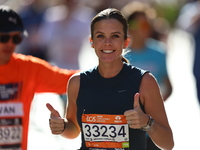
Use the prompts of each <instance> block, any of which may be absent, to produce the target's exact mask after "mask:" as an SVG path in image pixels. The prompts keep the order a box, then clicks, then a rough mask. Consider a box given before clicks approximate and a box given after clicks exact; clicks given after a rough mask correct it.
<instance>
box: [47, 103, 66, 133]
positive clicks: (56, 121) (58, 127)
mask: <svg viewBox="0 0 200 150" xmlns="http://www.w3.org/2000/svg"><path fill="white" fill-rule="evenodd" d="M46 107H47V108H48V110H49V111H50V112H51V115H50V119H49V126H50V129H51V132H52V134H61V133H62V132H63V131H64V130H65V120H64V119H63V118H61V117H60V114H59V112H58V111H57V110H55V109H54V108H53V106H52V105H51V104H49V103H47V104H46Z"/></svg>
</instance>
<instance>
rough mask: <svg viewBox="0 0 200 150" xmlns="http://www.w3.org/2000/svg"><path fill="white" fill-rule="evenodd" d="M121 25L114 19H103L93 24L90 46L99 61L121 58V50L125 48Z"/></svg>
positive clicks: (107, 61) (125, 43) (112, 60)
mask: <svg viewBox="0 0 200 150" xmlns="http://www.w3.org/2000/svg"><path fill="white" fill-rule="evenodd" d="M127 41H128V40H124V32H123V25H122V24H121V23H120V22H119V21H118V20H116V19H104V20H101V21H98V22H96V23H95V25H94V31H93V39H92V42H93V43H92V47H93V48H94V49H95V53H96V55H97V56H98V58H99V61H101V62H105V63H109V62H114V61H116V60H121V54H122V50H123V49H124V48H126V46H127Z"/></svg>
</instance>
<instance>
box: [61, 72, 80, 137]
mask: <svg viewBox="0 0 200 150" xmlns="http://www.w3.org/2000/svg"><path fill="white" fill-rule="evenodd" d="M79 86H80V75H79V74H76V75H73V76H72V77H71V78H70V80H69V82H68V93H67V96H68V104H67V107H66V119H67V121H65V130H64V131H63V133H62V134H61V136H63V137H66V138H70V139H73V138H76V137H77V136H78V135H79V133H80V127H79V125H78V121H77V118H76V114H77V107H76V99H77V97H78V92H79Z"/></svg>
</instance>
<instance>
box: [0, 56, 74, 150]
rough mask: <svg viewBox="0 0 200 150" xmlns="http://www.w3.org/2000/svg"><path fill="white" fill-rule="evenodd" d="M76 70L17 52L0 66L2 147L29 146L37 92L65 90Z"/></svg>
mask: <svg viewBox="0 0 200 150" xmlns="http://www.w3.org/2000/svg"><path fill="white" fill-rule="evenodd" d="M76 72H77V71H75V70H66V69H60V68H58V67H56V66H51V65H50V64H49V63H47V62H46V61H44V60H42V59H39V58H36V57H32V56H25V55H22V54H16V53H14V54H13V55H12V57H11V60H10V62H9V63H8V64H6V65H0V149H2V150H4V149H16V150H18V149H19V150H26V149H27V137H28V123H29V113H30V106H31V102H32V100H33V97H34V94H35V93H41V92H54V93H58V94H63V93H65V92H66V90H67V89H66V87H67V82H68V80H69V78H70V77H71V75H73V74H74V73H76Z"/></svg>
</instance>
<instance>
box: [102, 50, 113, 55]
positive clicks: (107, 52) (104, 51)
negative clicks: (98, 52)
mask: <svg viewBox="0 0 200 150" xmlns="http://www.w3.org/2000/svg"><path fill="white" fill-rule="evenodd" d="M102 52H103V53H106V54H110V53H113V52H114V50H102Z"/></svg>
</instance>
